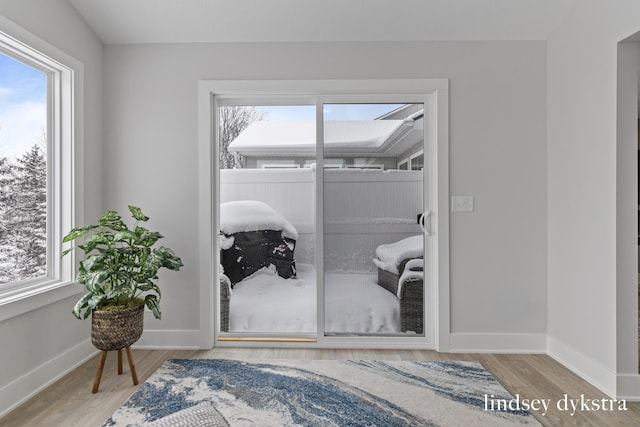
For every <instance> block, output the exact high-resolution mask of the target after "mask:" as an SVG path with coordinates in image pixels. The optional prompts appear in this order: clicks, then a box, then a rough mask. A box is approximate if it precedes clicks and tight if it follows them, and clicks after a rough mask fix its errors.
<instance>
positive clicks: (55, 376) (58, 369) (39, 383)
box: [0, 339, 97, 418]
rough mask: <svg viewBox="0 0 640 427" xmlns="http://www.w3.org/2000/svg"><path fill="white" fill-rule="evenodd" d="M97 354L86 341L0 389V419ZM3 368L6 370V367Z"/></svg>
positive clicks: (89, 342)
mask: <svg viewBox="0 0 640 427" xmlns="http://www.w3.org/2000/svg"><path fill="white" fill-rule="evenodd" d="M96 353H97V350H96V349H95V347H94V346H93V345H92V344H91V340H89V339H86V340H84V341H82V342H81V343H80V344H78V345H75V346H74V347H71V348H70V349H68V350H67V351H65V352H64V353H61V354H59V355H58V356H56V357H54V358H53V359H51V360H49V361H47V362H46V363H43V364H42V365H40V366H38V367H37V368H35V369H32V370H31V371H29V372H27V373H26V374H24V375H22V376H20V377H19V378H16V379H15V380H13V381H11V382H10V383H8V384H6V385H4V386H3V387H2V388H0V418H1V417H3V416H4V415H6V414H7V413H9V412H10V411H12V410H13V409H15V408H16V407H18V406H19V405H21V404H22V403H24V402H25V401H27V400H28V399H30V398H31V397H33V396H34V395H36V394H37V393H39V392H40V391H42V390H44V389H45V388H46V387H48V386H50V385H51V384H53V383H54V382H56V381H57V380H59V379H60V378H62V377H63V376H65V375H67V374H68V373H69V372H71V371H72V370H74V369H76V368H77V367H78V366H80V365H82V364H83V363H84V362H86V361H87V360H89V359H90V358H91V357H93V356H94V355H95V354H96ZM4 368H7V367H6V366H5V367H4Z"/></svg>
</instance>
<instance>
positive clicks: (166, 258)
mask: <svg viewBox="0 0 640 427" xmlns="http://www.w3.org/2000/svg"><path fill="white" fill-rule="evenodd" d="M154 253H155V254H156V255H157V256H158V258H159V259H161V260H162V266H163V267H164V268H168V269H169V270H174V271H177V270H180V267H183V266H184V264H183V263H182V260H181V259H180V257H179V256H177V255H176V254H175V253H174V252H173V251H172V250H171V249H169V248H165V247H164V246H161V247H159V248H157V249H154Z"/></svg>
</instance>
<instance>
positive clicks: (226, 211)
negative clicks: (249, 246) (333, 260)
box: [220, 200, 298, 247]
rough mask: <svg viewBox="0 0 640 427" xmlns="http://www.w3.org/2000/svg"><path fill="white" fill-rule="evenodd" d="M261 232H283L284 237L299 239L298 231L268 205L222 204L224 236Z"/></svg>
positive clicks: (247, 201)
mask: <svg viewBox="0 0 640 427" xmlns="http://www.w3.org/2000/svg"><path fill="white" fill-rule="evenodd" d="M260 230H276V231H280V230H281V231H282V236H283V237H288V238H290V239H294V240H296V239H297V238H298V230H296V228H295V227H294V226H293V225H291V223H290V222H289V221H287V220H286V219H285V218H284V217H282V216H281V215H280V214H279V213H277V212H276V211H274V210H273V209H272V208H271V206H269V205H267V204H266V203H263V202H258V201H256V200H239V201H233V202H225V203H221V204H220V231H222V232H223V233H224V234H226V235H231V234H234V233H239V232H246V231H260ZM225 243H227V244H228V243H229V242H223V245H224V244H225ZM231 244H233V243H231ZM231 244H229V247H230V246H231Z"/></svg>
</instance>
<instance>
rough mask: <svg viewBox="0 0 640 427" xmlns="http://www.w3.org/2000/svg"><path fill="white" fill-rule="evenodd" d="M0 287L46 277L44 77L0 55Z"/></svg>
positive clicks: (45, 82) (32, 69) (45, 99)
mask: <svg viewBox="0 0 640 427" xmlns="http://www.w3.org/2000/svg"><path fill="white" fill-rule="evenodd" d="M0 88H1V89H0V91H2V92H0V93H3V94H4V95H3V96H2V95H0V96H1V97H0V285H2V284H5V283H11V282H17V281H21V280H27V279H34V278H41V277H44V276H46V275H47V175H48V174H47V134H46V132H47V75H46V74H45V73H44V72H42V71H40V70H37V69H35V68H33V67H30V66H28V65H26V64H24V63H22V62H20V61H17V60H14V59H13V58H11V57H10V56H7V55H3V54H0Z"/></svg>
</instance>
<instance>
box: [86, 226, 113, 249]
mask: <svg viewBox="0 0 640 427" xmlns="http://www.w3.org/2000/svg"><path fill="white" fill-rule="evenodd" d="M112 240H113V233H111V232H110V231H102V232H99V233H95V234H93V235H91V236H90V237H89V238H88V239H87V240H86V241H85V242H84V244H82V245H79V246H78V247H79V248H80V249H82V250H83V251H84V253H85V254H88V253H89V252H91V251H92V250H94V249H95V248H97V247H98V246H100V245H109V244H110V243H111V241H112Z"/></svg>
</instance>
